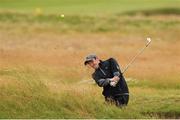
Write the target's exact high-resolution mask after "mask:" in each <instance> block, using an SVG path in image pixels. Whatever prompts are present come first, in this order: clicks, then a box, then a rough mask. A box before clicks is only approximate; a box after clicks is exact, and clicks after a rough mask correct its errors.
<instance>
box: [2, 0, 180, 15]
mask: <svg viewBox="0 0 180 120" xmlns="http://www.w3.org/2000/svg"><path fill="white" fill-rule="evenodd" d="M0 3H1V4H0V10H1V11H7V10H8V11H15V12H23V13H34V11H36V10H35V9H36V8H40V9H41V10H42V12H43V13H45V14H49V13H59V14H65V15H67V14H71V15H93V16H95V15H103V16H104V15H105V16H106V15H111V14H117V13H122V12H127V11H132V10H149V9H150V10H151V9H156V8H169V7H170V8H179V7H180V1H179V0H111V1H110V0H90V1H89V0H16V1H11V0H0Z"/></svg>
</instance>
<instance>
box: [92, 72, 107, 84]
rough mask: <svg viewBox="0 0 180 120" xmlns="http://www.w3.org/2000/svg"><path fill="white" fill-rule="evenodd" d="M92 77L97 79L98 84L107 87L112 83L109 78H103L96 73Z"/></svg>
mask: <svg viewBox="0 0 180 120" xmlns="http://www.w3.org/2000/svg"><path fill="white" fill-rule="evenodd" d="M92 78H93V79H94V80H95V81H96V83H97V84H98V86H99V87H105V86H107V85H108V84H109V83H110V79H109V78H106V79H102V78H99V77H98V76H96V75H95V74H92Z"/></svg>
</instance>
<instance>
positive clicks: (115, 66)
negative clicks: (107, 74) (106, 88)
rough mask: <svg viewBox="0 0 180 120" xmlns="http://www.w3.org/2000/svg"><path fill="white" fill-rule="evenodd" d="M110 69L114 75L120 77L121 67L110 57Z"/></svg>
mask: <svg viewBox="0 0 180 120" xmlns="http://www.w3.org/2000/svg"><path fill="white" fill-rule="evenodd" d="M109 60H110V64H111V70H112V73H113V75H114V76H118V77H120V76H121V75H122V73H121V69H120V67H119V65H118V63H117V61H116V60H115V59H114V58H110V59H109Z"/></svg>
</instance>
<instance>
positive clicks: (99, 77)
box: [84, 38, 151, 107]
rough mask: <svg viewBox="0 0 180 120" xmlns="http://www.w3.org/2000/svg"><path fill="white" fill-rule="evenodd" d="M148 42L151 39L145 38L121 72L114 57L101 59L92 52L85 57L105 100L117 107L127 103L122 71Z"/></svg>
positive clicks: (126, 87)
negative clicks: (143, 44)
mask: <svg viewBox="0 0 180 120" xmlns="http://www.w3.org/2000/svg"><path fill="white" fill-rule="evenodd" d="M150 43H151V39H150V38H147V43H146V44H145V46H144V47H143V48H142V49H141V50H140V51H139V52H138V54H136V55H135V56H134V57H133V59H132V60H131V61H130V62H129V64H128V65H127V66H126V67H125V69H123V71H122V72H121V70H120V67H119V65H118V63H117V61H116V60H115V59H114V58H109V59H108V60H105V61H102V60H100V59H99V58H98V57H97V56H96V55H94V54H91V55H88V56H87V57H86V59H85V62H84V64H85V65H89V66H90V67H92V68H93V69H95V72H94V73H93V74H92V77H93V79H94V80H95V81H96V83H97V84H98V85H99V86H100V87H103V92H102V94H103V95H104V97H105V101H106V102H110V103H115V104H116V106H118V107H122V106H126V105H127V104H128V101H129V90H128V86H127V83H126V81H125V78H124V76H123V73H125V72H126V70H127V69H128V68H129V66H130V65H131V64H132V63H133V62H134V61H135V60H136V58H137V57H138V56H139V55H140V54H142V52H143V51H144V50H145V48H146V47H148V46H149V44H150Z"/></svg>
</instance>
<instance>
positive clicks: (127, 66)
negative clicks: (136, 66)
mask: <svg viewBox="0 0 180 120" xmlns="http://www.w3.org/2000/svg"><path fill="white" fill-rule="evenodd" d="M150 43H151V38H147V43H146V45H145V47H143V48H142V49H141V50H140V51H139V52H138V53H137V54H136V55H135V56H134V57H133V59H132V60H131V61H130V62H129V63H128V64H127V65H126V67H125V68H124V69H123V70H122V74H123V73H125V72H126V70H127V69H128V68H129V67H130V65H132V64H133V63H134V61H135V60H136V58H137V57H138V56H139V55H140V54H142V53H143V51H144V50H145V48H147V47H148V46H149V44H150Z"/></svg>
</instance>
